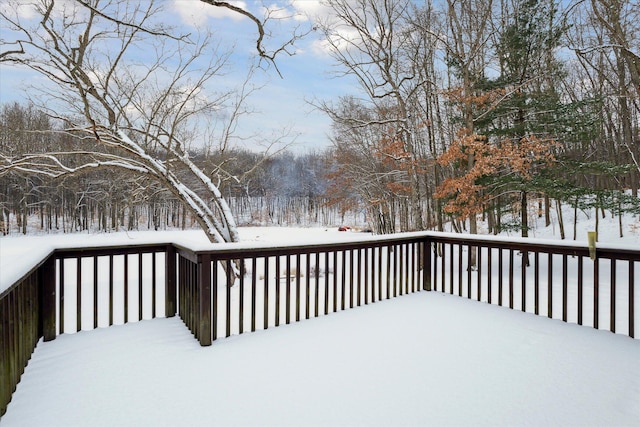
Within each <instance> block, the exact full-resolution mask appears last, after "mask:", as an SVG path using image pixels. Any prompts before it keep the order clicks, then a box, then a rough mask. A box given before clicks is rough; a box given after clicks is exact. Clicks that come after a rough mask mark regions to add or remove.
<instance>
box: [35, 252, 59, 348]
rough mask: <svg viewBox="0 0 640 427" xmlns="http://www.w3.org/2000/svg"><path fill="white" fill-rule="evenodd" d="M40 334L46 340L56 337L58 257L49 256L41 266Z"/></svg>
mask: <svg viewBox="0 0 640 427" xmlns="http://www.w3.org/2000/svg"><path fill="white" fill-rule="evenodd" d="M39 280H40V286H41V287H40V321H39V323H40V324H39V329H40V331H39V332H40V334H41V335H42V337H44V340H45V341H52V340H54V339H56V259H55V257H54V256H53V255H51V256H49V258H47V260H46V261H45V262H44V264H43V265H42V267H40V277H39Z"/></svg>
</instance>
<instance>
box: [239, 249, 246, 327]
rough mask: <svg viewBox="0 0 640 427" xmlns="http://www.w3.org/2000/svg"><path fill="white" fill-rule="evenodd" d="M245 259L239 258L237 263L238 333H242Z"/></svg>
mask: <svg viewBox="0 0 640 427" xmlns="http://www.w3.org/2000/svg"><path fill="white" fill-rule="evenodd" d="M246 262H247V260H246V259H244V258H240V259H239V260H238V263H239V264H240V278H239V279H240V282H239V284H238V286H239V289H238V291H239V292H240V294H239V295H238V333H239V334H242V333H244V276H245V274H246V272H245V263H246Z"/></svg>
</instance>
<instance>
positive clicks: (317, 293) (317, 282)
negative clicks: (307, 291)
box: [314, 252, 320, 317]
mask: <svg viewBox="0 0 640 427" xmlns="http://www.w3.org/2000/svg"><path fill="white" fill-rule="evenodd" d="M315 279H316V280H315V287H316V288H315V300H314V305H315V307H314V308H315V317H318V316H319V314H320V313H319V311H320V302H319V301H318V300H319V299H320V252H316V269H315Z"/></svg>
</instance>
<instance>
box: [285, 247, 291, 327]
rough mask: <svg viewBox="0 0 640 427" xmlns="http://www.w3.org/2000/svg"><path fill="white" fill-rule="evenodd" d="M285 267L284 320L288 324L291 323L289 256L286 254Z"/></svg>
mask: <svg viewBox="0 0 640 427" xmlns="http://www.w3.org/2000/svg"><path fill="white" fill-rule="evenodd" d="M285 268H286V269H287V272H286V273H285V280H286V292H285V301H286V307H285V321H286V324H287V325H288V324H289V323H291V257H290V256H289V255H287V259H286V265H285Z"/></svg>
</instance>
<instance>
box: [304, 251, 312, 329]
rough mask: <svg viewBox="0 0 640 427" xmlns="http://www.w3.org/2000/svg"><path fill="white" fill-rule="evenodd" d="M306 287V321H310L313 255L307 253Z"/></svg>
mask: <svg viewBox="0 0 640 427" xmlns="http://www.w3.org/2000/svg"><path fill="white" fill-rule="evenodd" d="M305 261H306V262H305V264H306V265H305V276H306V277H305V285H306V289H307V291H306V293H305V295H304V296H305V311H304V313H305V319H309V317H310V311H311V295H310V293H311V254H310V253H307V256H306V257H305Z"/></svg>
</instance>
